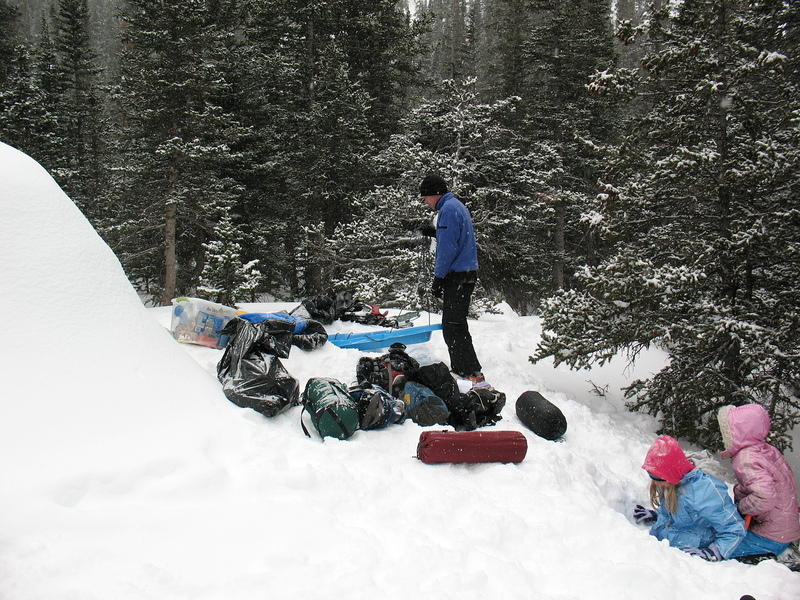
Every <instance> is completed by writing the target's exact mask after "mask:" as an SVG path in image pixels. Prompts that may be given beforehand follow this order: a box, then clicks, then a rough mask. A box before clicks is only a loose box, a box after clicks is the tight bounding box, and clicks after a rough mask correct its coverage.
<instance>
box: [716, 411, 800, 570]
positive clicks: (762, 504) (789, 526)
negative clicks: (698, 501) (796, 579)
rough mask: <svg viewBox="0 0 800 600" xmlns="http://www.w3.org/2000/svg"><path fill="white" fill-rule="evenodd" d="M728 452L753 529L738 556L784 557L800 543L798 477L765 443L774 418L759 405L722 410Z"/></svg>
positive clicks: (737, 492)
mask: <svg viewBox="0 0 800 600" xmlns="http://www.w3.org/2000/svg"><path fill="white" fill-rule="evenodd" d="M717 418H718V420H719V427H720V431H721V432H722V441H723V443H724V445H725V451H724V452H722V454H721V456H723V457H724V458H730V459H731V464H732V466H733V472H734V473H735V474H736V480H737V481H738V483H737V484H736V486H735V487H734V488H733V497H734V500H735V501H736V505H737V507H738V509H739V512H740V513H742V514H743V515H752V522H751V525H750V529H749V531H748V532H747V536H746V537H745V539H744V541H743V542H742V543H741V544H740V545H739V547H738V548H737V549H736V551H735V552H734V554H733V556H753V555H762V554H774V555H776V556H777V555H778V554H781V553H782V552H783V551H784V550H786V549H787V548H788V547H789V544H791V543H792V542H794V541H795V540H798V539H800V513H798V504H797V489H796V486H795V482H794V474H793V473H792V469H791V467H789V464H788V463H787V462H786V459H785V458H784V457H783V454H781V452H780V450H778V449H777V448H775V447H774V446H772V445H770V444H768V443H767V442H766V438H767V434H768V433H769V430H770V426H771V423H770V419H769V413H767V411H766V409H764V407H763V406H761V405H760V404H745V405H744V406H723V407H722V408H720V409H719V412H718V413H717Z"/></svg>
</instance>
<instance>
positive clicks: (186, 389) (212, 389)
mask: <svg viewBox="0 0 800 600" xmlns="http://www.w3.org/2000/svg"><path fill="white" fill-rule="evenodd" d="M0 181H2V182H3V187H2V188H0V194H1V195H2V196H1V199H2V206H3V208H4V209H5V210H4V218H3V220H2V221H0V255H1V256H2V257H3V259H2V262H0V285H1V286H2V295H1V296H0V309H2V314H3V315H4V327H3V334H4V344H3V346H2V350H1V351H0V352H2V357H0V365H2V367H3V373H4V375H5V377H4V379H5V385H4V393H3V395H2V399H0V473H2V487H0V598H2V599H9V600H33V599H41V598H48V599H75V600H78V599H79V600H91V599H103V600H107V599H110V598H113V599H123V600H124V599H132V600H133V599H157V600H168V599H181V600H182V599H192V600H202V599H250V598H253V599H255V598H259V599H260V598H271V599H276V598H277V599H280V598H303V599H304V600H309V599H316V598H336V597H343V598H344V597H347V598H411V597H419V598H503V599H506V598H526V599H530V598H536V599H544V600H572V599H589V598H591V599H592V600H605V599H608V600H611V599H614V600H619V599H628V598H629V599H636V600H641V599H643V598H650V599H657V600H660V599H664V600H666V599H673V598H680V599H682V600H684V599H689V598H698V599H699V598H702V599H703V600H717V599H719V600H738V598H739V597H740V596H741V595H742V594H745V593H749V594H752V595H753V596H755V597H756V598H757V599H758V600H779V599H780V600H796V599H797V598H798V597H800V575H798V574H795V573H791V572H790V571H788V570H787V569H786V568H785V567H784V566H782V565H779V564H777V563H775V562H774V561H767V562H764V563H761V564H759V565H757V566H747V565H743V564H740V563H737V562H725V563H716V564H712V563H707V562H704V561H703V560H701V559H698V558H692V557H690V556H688V555H686V554H684V553H682V552H680V551H678V550H675V549H672V548H669V547H668V546H667V545H666V544H663V543H659V542H657V541H656V540H655V539H654V538H652V537H650V536H649V535H648V534H647V530H646V529H645V528H642V527H637V526H636V525H634V524H633V523H632V522H631V519H630V518H629V516H628V514H629V510H630V507H631V505H632V504H633V503H634V502H635V501H640V502H641V501H643V500H645V498H646V488H647V478H646V476H645V475H644V473H643V471H642V470H641V468H640V465H641V462H642V459H643V457H644V454H645V452H646V450H647V447H648V446H649V444H650V443H651V442H652V440H653V439H654V437H655V435H654V431H655V428H656V424H655V422H654V421H653V420H652V419H650V418H649V417H646V416H642V415H632V414H629V413H627V412H624V411H622V410H620V405H621V400H620V394H619V387H620V386H621V385H623V384H624V383H625V382H626V381H629V380H631V379H632V378H634V377H636V376H637V375H638V374H642V373H647V372H649V371H650V370H653V369H656V368H658V366H659V365H660V364H661V362H662V361H663V357H662V356H660V355H659V354H658V353H656V352H653V353H650V354H648V355H646V356H643V357H642V360H641V361H639V362H638V363H637V365H636V367H635V368H634V369H627V368H626V364H625V360H624V359H623V358H620V359H619V360H617V361H615V362H614V363H612V364H610V365H606V366H605V367H603V368H599V369H594V370H592V371H591V372H578V373H575V372H570V371H568V370H566V369H553V368H552V366H549V365H545V364H540V365H536V366H533V365H531V364H530V363H529V362H528V360H527V357H528V356H529V354H531V353H532V351H533V348H534V347H535V344H536V341H537V338H538V336H539V331H540V328H539V323H538V321H537V319H536V318H533V317H519V316H517V315H515V314H513V312H511V311H510V310H507V309H506V310H505V311H504V313H503V314H501V315H486V316H484V317H482V318H481V319H480V320H478V321H475V322H473V323H471V328H472V332H473V337H474V338H475V340H476V346H477V349H478V353H479V356H480V358H481V360H482V362H483V364H484V371H485V373H486V374H487V376H488V378H489V380H490V381H491V382H493V383H494V384H495V385H496V387H498V389H501V390H502V391H504V392H505V393H506V395H507V397H508V405H507V407H506V409H505V411H504V412H503V416H504V419H503V420H502V421H501V422H500V423H499V425H498V427H499V428H502V429H517V430H522V431H523V432H524V433H525V435H526V437H527V439H528V444H529V448H528V455H527V458H526V459H525V461H524V462H522V463H521V464H519V465H502V464H492V465H478V466H475V465H472V466H466V465H459V466H453V465H437V466H427V465H424V464H422V463H420V462H419V461H417V460H416V459H415V458H414V454H415V449H416V443H417V440H418V437H419V433H420V431H421V428H419V427H417V426H416V425H414V424H413V423H411V422H408V423H405V424H403V425H401V426H391V427H390V428H388V429H386V430H382V431H369V432H364V431H360V432H357V433H356V434H355V435H354V437H353V438H351V439H350V440H348V441H338V440H333V439H327V440H325V441H324V442H322V441H320V440H319V439H317V438H312V439H308V438H306V437H305V436H304V435H303V433H302V431H301V429H300V423H299V419H300V409H299V408H294V409H291V410H290V411H288V412H286V413H284V414H282V415H279V416H278V417H276V418H274V419H266V418H264V417H262V416H261V415H259V414H257V413H255V412H253V411H251V410H247V409H240V408H238V407H236V406H234V405H233V404H231V403H230V402H228V401H227V400H226V399H225V397H224V396H223V394H222V392H221V390H220V386H219V384H218V383H217V381H216V379H215V376H214V375H215V366H216V362H217V361H218V360H219V357H220V355H221V351H217V350H212V349H208V348H203V347H197V346H186V345H180V344H178V343H176V342H175V341H174V340H173V339H172V338H171V336H170V335H169V333H168V332H167V330H166V328H165V327H166V326H167V325H168V322H169V309H163V308H159V309H146V308H144V307H143V306H142V305H141V303H140V301H139V299H138V297H137V296H136V294H135V292H134V290H133V288H132V287H131V286H130V284H129V283H128V281H127V280H126V278H125V275H124V273H123V271H122V269H121V267H120V265H119V263H118V261H117V260H116V258H115V257H114V255H113V253H112V252H111V251H110V250H109V249H108V247H107V246H106V245H105V244H104V243H103V242H102V241H101V240H100V238H99V237H98V236H97V235H96V234H95V232H94V231H93V230H92V228H91V226H90V225H89V224H88V223H87V222H86V220H85V219H84V218H83V216H82V215H81V214H80V212H79V211H78V210H77V209H76V208H75V206H74V205H73V204H72V203H71V202H70V201H69V199H68V198H66V196H64V195H63V193H62V192H61V191H60V190H59V188H58V187H57V185H56V184H55V183H54V182H53V181H52V179H50V177H49V176H48V175H47V174H46V173H45V172H44V171H43V170H42V169H41V168H40V167H39V166H38V165H37V164H36V163H34V162H33V161H31V160H30V159H29V158H27V157H25V156H24V155H22V154H20V153H18V152H16V151H15V150H13V149H11V148H9V147H8V146H4V145H2V144H0ZM293 306H294V305H293V304H268V305H258V306H257V307H253V306H248V307H249V308H265V309H269V310H275V309H280V308H289V307H293ZM427 318H428V317H427V315H426V316H423V317H422V319H421V320H420V321H418V322H417V324H422V323H423V322H424V323H427ZM430 318H431V319H432V320H433V321H436V320H437V318H438V317H437V316H436V315H432V316H431V317H430ZM337 326H338V328H339V329H343V328H344V326H345V325H344V324H341V323H340V324H337ZM351 326H352V325H351ZM409 352H410V353H411V354H412V355H413V356H415V357H416V358H417V359H418V360H419V361H420V362H422V363H427V362H433V361H438V360H446V359H447V352H446V348H445V345H444V342H443V341H442V339H441V335H440V334H439V333H434V335H433V338H432V340H431V342H429V343H427V344H420V345H416V346H411V347H410V348H409ZM359 356H360V354H359V353H358V352H357V351H355V350H342V349H338V348H336V347H334V346H332V345H330V344H328V345H326V346H324V347H323V348H321V349H319V350H315V351H312V352H303V351H301V350H299V349H297V348H293V349H292V353H291V356H290V357H289V358H288V359H286V360H284V361H283V362H284V365H285V366H286V367H287V369H288V370H289V372H290V373H292V374H293V375H294V376H295V377H296V378H298V379H299V380H300V384H301V386H304V385H305V381H306V380H307V379H308V378H309V377H311V376H329V377H335V378H338V379H340V380H342V381H345V382H348V381H350V380H352V379H353V377H354V375H355V365H356V362H357V360H358V358H359ZM589 381H591V382H592V383H593V384H594V385H595V386H597V388H600V389H602V388H605V386H608V387H607V394H606V396H605V397H604V398H601V397H598V396H597V395H596V394H594V393H593V392H592V391H591V390H592V385H591V384H590V383H589ZM529 389H534V390H539V391H540V392H542V393H543V394H544V395H545V396H546V397H547V398H549V399H550V400H552V401H553V402H555V403H556V404H557V405H558V406H559V407H560V408H561V409H562V410H563V412H564V413H565V415H566V417H567V419H568V422H569V429H568V431H567V434H566V437H565V440H564V441H563V442H562V443H554V442H548V441H545V440H543V439H541V438H538V437H536V436H535V435H533V434H532V433H531V432H529V431H527V430H525V429H524V428H523V427H522V426H521V424H520V423H519V422H518V420H517V419H516V416H515V414H514V410H513V406H514V401H515V399H516V398H517V397H518V396H519V394H521V393H522V392H523V391H525V390H529Z"/></svg>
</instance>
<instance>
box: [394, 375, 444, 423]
mask: <svg viewBox="0 0 800 600" xmlns="http://www.w3.org/2000/svg"><path fill="white" fill-rule="evenodd" d="M400 398H401V399H402V400H403V403H404V404H405V406H406V415H408V418H409V419H411V420H412V421H414V423H416V424H417V425H421V426H422V427H427V426H429V425H437V424H438V425H447V422H448V419H449V418H450V410H449V409H448V408H447V404H445V402H444V400H442V399H441V398H439V396H437V395H436V394H434V393H433V391H432V390H431V389H430V388H428V387H425V386H424V385H422V384H421V383H417V382H415V381H407V382H406V383H405V386H403V390H402V392H400Z"/></svg>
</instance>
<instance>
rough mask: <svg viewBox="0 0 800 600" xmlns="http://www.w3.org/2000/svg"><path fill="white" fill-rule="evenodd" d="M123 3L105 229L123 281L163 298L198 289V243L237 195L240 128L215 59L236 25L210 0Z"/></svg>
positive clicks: (209, 234) (210, 234) (208, 237)
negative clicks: (234, 169) (234, 172)
mask: <svg viewBox="0 0 800 600" xmlns="http://www.w3.org/2000/svg"><path fill="white" fill-rule="evenodd" d="M128 4H129V10H128V12H127V14H126V15H125V17H124V21H125V23H126V29H125V39H124V48H125V50H124V54H123V57H122V61H121V65H122V69H121V76H120V79H119V82H118V85H117V88H116V90H115V93H114V97H113V99H114V109H115V113H116V117H117V122H118V127H119V131H118V132H117V134H116V137H117V140H118V144H119V146H118V147H117V148H116V152H115V155H116V156H117V160H118V164H117V165H116V168H115V173H116V177H115V181H114V185H113V187H112V188H111V194H110V195H109V201H110V202H111V203H112V206H111V207H110V208H111V209H113V210H114V211H115V212H116V215H115V216H114V219H113V220H114V221H115V224H114V225H113V226H111V227H109V228H108V229H107V231H106V234H107V236H108V237H109V239H111V241H112V247H114V249H115V250H116V251H117V254H118V256H120V259H121V261H122V263H123V265H124V266H125V268H126V271H127V273H128V276H129V278H130V279H132V280H133V281H135V282H136V283H137V284H138V285H139V286H140V287H142V288H143V289H144V290H146V291H149V292H150V293H152V294H154V295H155V296H157V298H158V300H159V301H160V302H161V303H162V304H168V303H169V302H170V300H171V299H172V298H173V297H175V295H176V294H178V293H189V292H191V291H193V290H194V288H195V287H196V286H197V284H198V282H199V279H200V276H201V274H202V272H203V269H204V266H205V256H206V252H207V250H206V249H205V248H204V247H203V244H204V243H207V242H209V241H210V240H212V239H213V238H214V226H215V225H216V224H217V223H219V222H220V221H221V220H222V217H221V215H220V212H221V211H222V212H224V211H225V207H230V208H232V207H235V206H236V203H237V200H238V198H239V197H240V196H241V195H242V193H243V191H242V187H241V185H240V184H238V183H237V182H236V181H235V180H234V179H233V178H232V177H230V175H229V174H228V170H229V168H230V167H231V165H232V164H233V163H235V162H236V161H237V160H238V158H239V156H238V155H237V154H236V152H235V151H233V150H232V148H234V147H235V146H236V145H237V144H238V143H240V141H241V139H242V137H243V135H244V134H245V133H246V131H245V130H244V129H243V128H242V126H241V125H240V123H239V122H238V121H237V120H236V118H235V117H234V116H233V115H231V114H230V113H228V112H226V111H225V110H224V108H223V106H222V104H223V101H222V100H221V99H222V98H224V97H226V96H227V95H228V92H229V90H228V88H229V86H230V84H229V82H228V81H227V79H226V73H225V72H224V70H223V69H222V68H221V64H222V65H224V61H222V63H221V64H220V63H219V62H218V57H219V56H224V55H225V54H226V51H227V49H228V48H229V47H230V43H229V41H230V38H231V37H232V36H233V32H232V31H231V30H230V29H229V27H228V23H227V21H226V22H224V23H223V24H220V23H219V22H218V19H219V18H220V15H221V13H219V12H218V11H217V10H215V9H216V8H218V7H217V6H214V5H213V3H212V4H209V3H205V2H196V1H194V0H180V1H176V2H169V3H165V2H161V1H159V0H130V1H129V3H128ZM233 223H234V221H233V219H232V218H231V224H233ZM231 226H232V225H231ZM225 235H229V234H228V232H227V231H226V232H225ZM159 257H160V258H159Z"/></svg>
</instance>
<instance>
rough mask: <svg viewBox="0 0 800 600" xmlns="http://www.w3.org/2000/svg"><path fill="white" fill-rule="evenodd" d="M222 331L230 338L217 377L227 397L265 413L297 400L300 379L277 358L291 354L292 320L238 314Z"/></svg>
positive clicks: (296, 402)
mask: <svg viewBox="0 0 800 600" xmlns="http://www.w3.org/2000/svg"><path fill="white" fill-rule="evenodd" d="M223 331H225V332H226V333H228V334H229V335H230V336H231V338H230V341H229V342H228V345H227V346H226V348H225V352H224V353H223V355H222V358H221V359H220V361H219V363H218V364H217V379H219V381H220V383H221V384H222V391H223V393H224V394H225V397H226V398H227V399H228V400H230V401H231V402H233V403H234V404H236V405H237V406H241V407H242V408H252V409H253V410H255V411H257V412H259V413H261V414H262V415H264V416H266V417H274V416H275V415H277V414H279V413H281V412H283V411H284V410H286V409H287V408H289V407H290V406H295V405H297V404H298V397H299V391H300V388H299V383H298V381H297V380H296V379H295V378H294V377H292V376H291V375H290V374H289V372H288V371H287V370H286V369H285V368H284V366H283V364H282V363H281V361H280V360H279V358H278V357H279V356H281V357H287V356H288V355H289V350H290V349H291V339H292V324H291V323H287V322H285V321H264V322H262V323H250V322H248V321H245V320H243V319H238V318H237V319H234V320H232V321H231V322H230V323H228V324H227V325H226V326H225V329H224V330H223Z"/></svg>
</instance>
